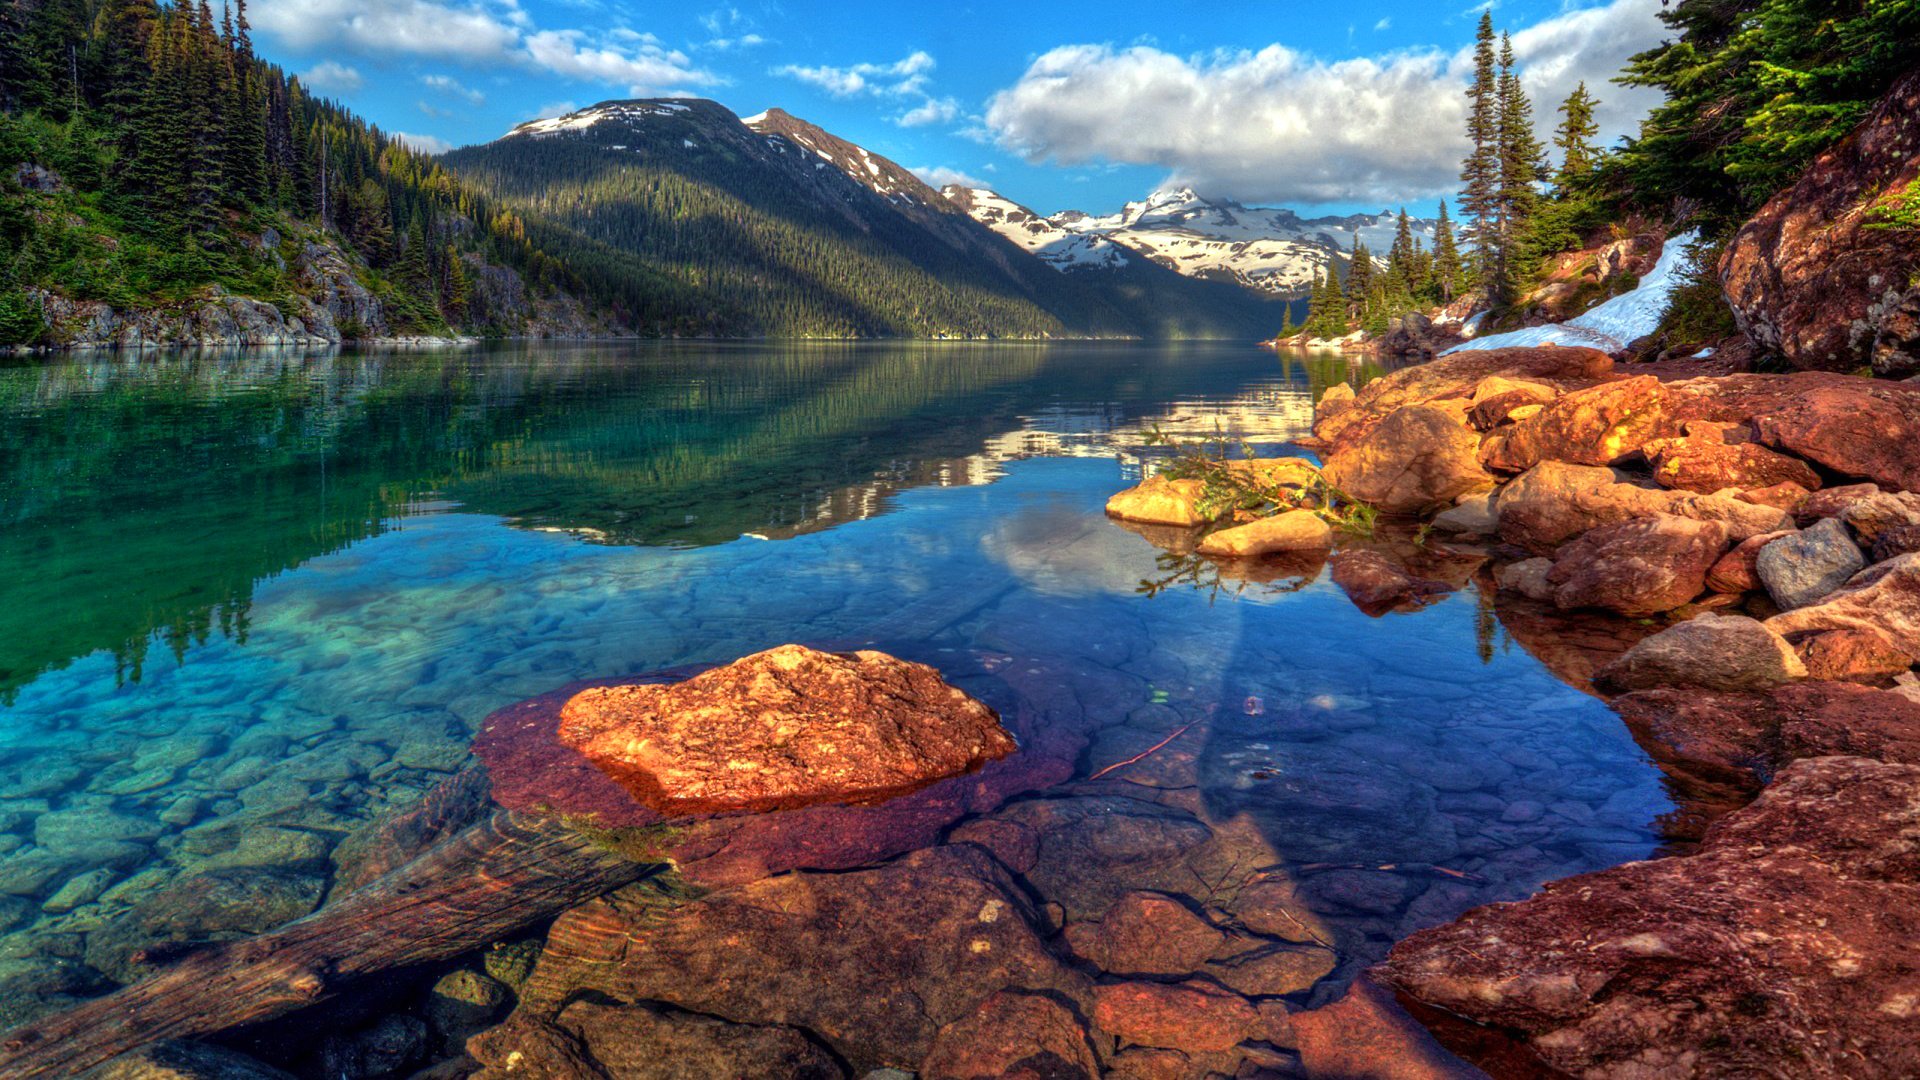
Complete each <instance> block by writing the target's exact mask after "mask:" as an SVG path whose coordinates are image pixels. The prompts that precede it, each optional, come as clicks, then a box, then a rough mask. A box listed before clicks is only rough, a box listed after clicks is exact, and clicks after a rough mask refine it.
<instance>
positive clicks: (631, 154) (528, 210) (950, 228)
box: [442, 99, 1280, 337]
mask: <svg viewBox="0 0 1920 1080" xmlns="http://www.w3.org/2000/svg"><path fill="white" fill-rule="evenodd" d="M442 160H443V162H444V163H445V164H446V165H448V166H449V167H450V168H452V169H453V170H455V171H456V172H457V173H458V174H459V175H460V176H461V177H462V178H463V179H464V180H466V181H467V182H470V183H472V184H475V185H477V186H478V187H480V188H481V189H482V190H484V191H485V192H487V193H488V194H489V196H491V197H493V198H495V199H497V200H499V201H500V202H502V203H503V204H506V205H509V206H512V207H514V208H515V209H517V210H519V211H520V212H521V213H522V214H523V216H524V217H525V219H526V220H527V221H528V223H529V229H530V230H531V231H530V233H529V237H530V239H531V240H533V241H534V242H535V243H537V244H539V245H540V246H541V247H542V248H543V249H544V250H548V251H552V252H554V253H555V254H556V255H558V256H559V257H560V258H561V259H563V260H564V261H565V262H566V264H567V265H568V266H569V267H570V268H571V269H572V270H574V271H575V272H577V273H579V274H580V275H581V276H582V277H583V278H584V279H585V280H586V281H587V282H588V284H589V288H590V289H591V290H593V291H595V292H601V291H605V292H609V293H611V294H613V295H615V296H617V297H618V299H619V302H620V303H621V305H622V309H623V310H624V311H628V312H630V313H632V315H633V318H634V321H635V325H637V326H638V327H639V328H641V329H643V330H646V331H649V332H659V333H675V334H718V335H774V336H953V337H1055V336H1089V335H1091V336H1116V337H1120V336H1124V337H1142V336H1144V337H1171V336H1203V337H1255V336H1263V335H1265V334H1269V333H1271V332H1272V329H1273V327H1274V326H1276V325H1278V323H1279V321H1280V309H1279V307H1278V306H1277V305H1273V304H1269V303H1263V302H1260V301H1259V300H1258V298H1252V297H1248V296H1245V295H1244V294H1242V293H1240V291H1239V290H1234V289H1231V288H1230V287H1220V286H1213V285H1211V284H1210V283H1206V282H1191V281H1188V280H1186V279H1183V278H1180V277H1179V276H1178V275H1174V274H1172V273H1169V272H1166V271H1162V270H1160V269H1159V268H1157V267H1147V268H1135V269H1133V270H1132V271H1131V272H1129V273H1122V274H1114V275H1111V276H1110V277H1107V278H1103V279H1098V280H1095V279H1083V280H1075V279H1071V278H1063V277H1062V276H1061V275H1059V274H1055V273H1053V272H1052V271H1051V270H1049V269H1048V268H1047V267H1046V266H1044V265H1043V264H1041V263H1040V262H1038V261H1037V260H1033V259H1031V258H1029V257H1028V256H1027V255H1026V253H1024V252H1022V251H1020V250H1019V249H1018V248H1016V247H1014V246H1012V245H1010V244H1008V243H1007V242H1006V241H1004V240H1003V239H1002V238H1000V237H998V236H996V235H994V234H993V232H992V231H991V230H988V229H986V228H984V227H982V226H980V225H979V224H978V223H977V222H974V221H973V220H972V219H971V218H969V217H968V216H967V215H965V214H964V213H961V212H959V211H958V210H957V208H955V207H953V206H952V205H951V204H950V203H949V202H948V201H947V200H945V199H943V198H941V197H940V195H939V193H938V192H936V191H934V190H933V189H932V188H930V187H928V186H927V185H925V184H924V183H922V182H921V181H919V180H918V179H917V178H915V177H914V176H913V175H912V174H911V173H909V172H908V171H906V170H905V169H902V168H901V167H900V166H898V165H896V164H894V163H893V162H891V161H888V160H887V159H885V158H883V157H880V156H878V155H875V154H872V153H870V152H868V151H866V150H865V149H863V148H860V147H857V146H854V145H853V144H851V143H848V142H846V141H845V140H841V139H839V138H837V137H835V136H832V135H830V134H828V133H827V132H824V131H822V130H820V129H819V128H817V127H814V126H813V125H810V124H807V123H805V122H803V121H800V120H797V119H795V118H793V117H791V116H788V115H787V114H785V113H780V112H769V113H766V114H763V115H761V116H759V117H755V118H754V119H753V121H752V122H751V123H746V122H742V121H741V120H740V119H739V118H737V117H736V116H734V114H733V113H732V112H730V111H728V110H727V109H726V108H724V107H723V106H721V105H719V104H716V103H714V102H711V101H700V100H681V99H671V100H669V99H662V100H650V101H619V102H605V103H602V104H600V105H596V106H594V107H592V108H589V109H584V110H580V111H578V112H575V113H571V114H568V115H566V116H562V117H556V118H553V119H548V120H539V121H534V122H532V123H529V124H523V125H521V126H520V127H518V128H516V129H514V130H513V131H512V132H510V133H509V134H508V135H507V136H505V137H503V138H501V139H499V140H496V141H495V142H492V143H488V144H486V145H483V146H475V147H467V148H465V149H461V150H456V151H453V152H452V153H450V154H447V155H445V157H444V158H443V159H442Z"/></svg>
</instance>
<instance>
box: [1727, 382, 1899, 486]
mask: <svg viewBox="0 0 1920 1080" xmlns="http://www.w3.org/2000/svg"><path fill="white" fill-rule="evenodd" d="M1854 384H1858V385H1854ZM1754 430H1755V431H1757V432H1759V435H1760V440H1761V441H1762V442H1764V443H1766V444H1767V445H1769V446H1773V447H1777V448H1779V449H1781V450H1785V451H1787V452H1788V453H1792V454H1796V455H1798V456H1800V457H1803V458H1806V459H1807V460H1808V461H1812V462H1815V463H1817V464H1820V465H1824V466H1826V467H1827V468H1829V469H1831V470H1833V471H1834V472H1837V473H1840V474H1841V475H1843V476H1859V477H1864V478H1866V479H1868V480H1872V481H1874V482H1875V483H1878V484H1882V485H1885V486H1887V487H1890V488H1894V489H1897V490H1900V491H1911V490H1914V489H1916V488H1920V388H1916V387H1912V386H1909V385H1907V384H1905V383H1895V384H1888V383H1882V382H1876V381H1873V380H1869V379H1851V380H1845V381H1844V383H1843V384H1841V385H1835V383H1834V382H1828V383H1825V384H1823V385H1818V386H1815V387H1813V388H1811V389H1809V390H1808V391H1807V392H1806V393H1805V394H1803V395H1802V396H1801V397H1800V398H1799V399H1798V400H1796V401H1794V402H1793V403H1791V404H1789V405H1787V406H1785V407H1784V408H1782V409H1781V410H1779V411H1778V412H1772V413H1768V414H1766V415H1764V416H1758V417H1755V418H1754Z"/></svg>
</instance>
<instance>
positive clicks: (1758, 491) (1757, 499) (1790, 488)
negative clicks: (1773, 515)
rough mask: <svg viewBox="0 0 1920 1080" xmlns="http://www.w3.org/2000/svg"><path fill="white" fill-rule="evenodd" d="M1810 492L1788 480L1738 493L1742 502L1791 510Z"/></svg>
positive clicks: (1810, 492)
mask: <svg viewBox="0 0 1920 1080" xmlns="http://www.w3.org/2000/svg"><path fill="white" fill-rule="evenodd" d="M1810 494H1812V491H1811V490H1810V489H1808V488H1804V487H1801V486H1800V485H1799V484H1796V483H1793V482H1791V481H1789V482H1787V483H1783V484H1772V485H1769V486H1767V487H1763V488H1748V489H1747V490H1745V491H1742V492H1741V493H1740V495H1739V498H1740V500H1741V501H1743V502H1750V503H1754V504H1756V505H1758V506H1771V507H1773V508H1774V509H1775V510H1792V509H1793V508H1794V507H1796V506H1798V505H1800V503H1801V501H1802V500H1804V499H1805V498H1806V497H1807V496H1808V495H1810Z"/></svg>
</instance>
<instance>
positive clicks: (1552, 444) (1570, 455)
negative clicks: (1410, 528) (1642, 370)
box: [1487, 375, 1677, 472]
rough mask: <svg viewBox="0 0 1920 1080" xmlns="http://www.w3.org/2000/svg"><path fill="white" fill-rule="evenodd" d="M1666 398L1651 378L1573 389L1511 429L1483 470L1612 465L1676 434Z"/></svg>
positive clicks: (1662, 390)
mask: <svg viewBox="0 0 1920 1080" xmlns="http://www.w3.org/2000/svg"><path fill="white" fill-rule="evenodd" d="M1671 397H1672V395H1670V394H1669V393H1668V392H1667V389H1666V387H1664V386H1662V385H1661V383H1660V380H1659V379H1656V378H1654V377H1653V376H1651V375H1642V376H1639V377H1637V378H1632V379H1622V380H1620V381H1618V382H1606V383H1601V384H1600V385H1598V386H1592V387H1588V388H1587V389H1585V390H1576V391H1574V392H1573V393H1571V394H1568V395H1566V396H1565V397H1562V398H1560V399H1558V400H1556V401H1554V402H1553V403H1552V404H1550V405H1548V406H1546V407H1545V408H1543V409H1541V410H1540V411H1539V412H1538V413H1535V414H1534V415H1532V416H1529V417H1527V418H1526V419H1524V420H1521V421H1520V422H1519V423H1517V424H1515V425H1513V428H1512V429H1511V430H1510V431H1508V432H1507V436H1506V438H1505V439H1501V440H1498V441H1497V442H1496V443H1495V444H1494V446H1493V447H1492V449H1491V452H1490V453H1489V454H1488V455H1487V465H1488V466H1489V467H1491V468H1494V469H1499V470H1501V471H1503V472H1525V471H1526V470H1528V469H1531V468H1532V467H1534V466H1535V465H1538V464H1539V463H1541V462H1542V461H1566V462H1571V463H1573V464H1575V465H1609V464H1612V463H1613V462H1615V461H1618V460H1620V459H1621V458H1623V457H1626V456H1627V455H1628V454H1631V453H1634V452H1635V451H1638V450H1639V449H1641V448H1642V447H1644V446H1646V444H1647V443H1649V442H1651V441H1653V440H1655V439H1659V438H1664V437H1666V436H1669V435H1672V434H1674V433H1675V431H1676V430H1677V425H1676V424H1675V422H1674V420H1673V418H1672V415H1671V412H1672V410H1671V400H1670V399H1671Z"/></svg>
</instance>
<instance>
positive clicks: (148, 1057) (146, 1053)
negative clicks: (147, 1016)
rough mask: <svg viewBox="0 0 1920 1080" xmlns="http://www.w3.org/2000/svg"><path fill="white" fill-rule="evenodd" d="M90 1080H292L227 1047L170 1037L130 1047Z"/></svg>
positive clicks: (93, 1074)
mask: <svg viewBox="0 0 1920 1080" xmlns="http://www.w3.org/2000/svg"><path fill="white" fill-rule="evenodd" d="M86 1076H87V1080H293V1074H292V1073H288V1072H282V1071H281V1070H279V1069H276V1068H273V1067H272V1066H270V1065H267V1064H265V1063H264V1062H260V1061H255V1060H254V1059H253V1058H250V1057H248V1056H246V1055H245V1054H241V1053H238V1052H237V1051H233V1050H228V1049H226V1048H225V1047H220V1046H211V1045H208V1044H207V1043H198V1042H187V1041H185V1040H179V1039H168V1040H166V1041H164V1042H157V1043H151V1044H149V1045H147V1046H143V1047H141V1048H140V1049H138V1050H130V1051H128V1052H127V1053H124V1054H121V1055H120V1056H119V1057H117V1058H114V1059H113V1060H112V1061H109V1062H107V1063H106V1064H104V1065H100V1066H98V1067H96V1068H94V1069H93V1070H91V1071H90V1072H88V1073H87V1074H86Z"/></svg>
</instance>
